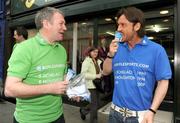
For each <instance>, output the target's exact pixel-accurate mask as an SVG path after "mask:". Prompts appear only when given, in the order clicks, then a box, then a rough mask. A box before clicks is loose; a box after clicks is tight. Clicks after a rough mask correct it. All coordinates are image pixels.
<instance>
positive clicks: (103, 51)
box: [98, 36, 109, 61]
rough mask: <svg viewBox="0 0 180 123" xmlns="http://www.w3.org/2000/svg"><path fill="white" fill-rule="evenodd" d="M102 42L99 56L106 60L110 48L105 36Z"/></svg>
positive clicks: (101, 39)
mask: <svg viewBox="0 0 180 123" xmlns="http://www.w3.org/2000/svg"><path fill="white" fill-rule="evenodd" d="M100 43H101V44H100V47H99V48H98V50H99V57H100V58H102V60H103V61H104V60H105V59H106V57H107V53H108V50H109V48H108V47H107V40H106V38H105V37H104V36H103V37H101V38H100Z"/></svg>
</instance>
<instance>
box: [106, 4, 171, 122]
mask: <svg viewBox="0 0 180 123" xmlns="http://www.w3.org/2000/svg"><path fill="white" fill-rule="evenodd" d="M117 17H118V19H117V24H118V28H117V31H118V32H120V33H122V42H118V41H117V39H114V40H112V42H111V44H110V48H109V53H108V55H107V58H106V60H105V61H104V64H103V72H104V74H106V75H107V74H110V73H111V72H112V71H113V73H114V93H113V100H112V105H111V110H110V115H109V123H130V122H132V123H153V120H154V115H155V113H156V111H157V109H158V107H159V105H160V104H161V102H162V101H163V99H164V97H165V95H166V93H167V90H168V84H169V79H170V78H171V76H172V72H171V68H170V64H169V60H168V56H167V54H166V52H165V49H164V48H163V47H162V46H161V45H159V44H157V43H155V42H153V41H151V40H149V39H148V37H147V36H145V31H144V14H143V12H142V11H141V10H139V9H137V8H135V7H127V8H122V9H121V10H120V11H119V12H118V15H117ZM156 84H157V87H156V88H155V85H156ZM154 88H155V93H154V95H153V91H154Z"/></svg>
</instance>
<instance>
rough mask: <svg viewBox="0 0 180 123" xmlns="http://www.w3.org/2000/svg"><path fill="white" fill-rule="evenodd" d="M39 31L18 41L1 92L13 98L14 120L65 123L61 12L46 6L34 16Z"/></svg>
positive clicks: (65, 86) (64, 25)
mask: <svg viewBox="0 0 180 123" xmlns="http://www.w3.org/2000/svg"><path fill="white" fill-rule="evenodd" d="M35 24H36V27H37V29H38V30H39V32H38V33H37V35H36V36H34V37H32V38H29V39H28V40H26V41H25V42H22V43H20V44H19V45H18V46H17V47H16V48H15V49H14V51H13V53H12V55H11V57H10V59H9V61H8V65H9V67H8V70H7V78H6V82H5V95H6V96H7V97H15V98H16V108H15V112H14V123H65V120H64V116H63V104H62V97H61V95H63V94H65V92H66V88H67V85H68V82H67V81H65V79H64V76H65V73H66V67H67V54H66V50H65V48H64V47H63V46H62V45H61V44H60V43H59V41H62V40H63V37H64V32H65V31H66V30H67V29H66V22H65V19H64V15H63V13H62V12H61V11H60V10H58V9H55V8H52V7H46V8H43V9H42V10H40V11H39V12H38V13H37V14H36V16H35Z"/></svg>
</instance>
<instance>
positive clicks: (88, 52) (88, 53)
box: [85, 46, 99, 58]
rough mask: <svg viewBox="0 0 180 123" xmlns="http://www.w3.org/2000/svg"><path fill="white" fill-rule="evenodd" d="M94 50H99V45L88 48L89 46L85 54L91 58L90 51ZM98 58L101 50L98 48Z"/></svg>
mask: <svg viewBox="0 0 180 123" xmlns="http://www.w3.org/2000/svg"><path fill="white" fill-rule="evenodd" d="M93 50H98V48H97V47H94V46H91V47H88V48H87V52H86V53H85V56H89V57H90V58H91V56H90V53H91V52H92V51H93ZM97 58H99V50H98V56H97Z"/></svg>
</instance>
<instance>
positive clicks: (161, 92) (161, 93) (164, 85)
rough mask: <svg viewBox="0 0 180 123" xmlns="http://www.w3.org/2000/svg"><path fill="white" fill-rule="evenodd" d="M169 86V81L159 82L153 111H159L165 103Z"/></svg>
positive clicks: (152, 106)
mask: <svg viewBox="0 0 180 123" xmlns="http://www.w3.org/2000/svg"><path fill="white" fill-rule="evenodd" d="M168 86H169V80H160V81H158V85H157V88H156V90H155V94H154V99H153V102H152V105H151V108H152V109H153V110H155V111H156V110H157V109H158V107H159V106H160V104H161V102H162V101H163V99H164V97H165V96H166V93H167V90H168Z"/></svg>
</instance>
